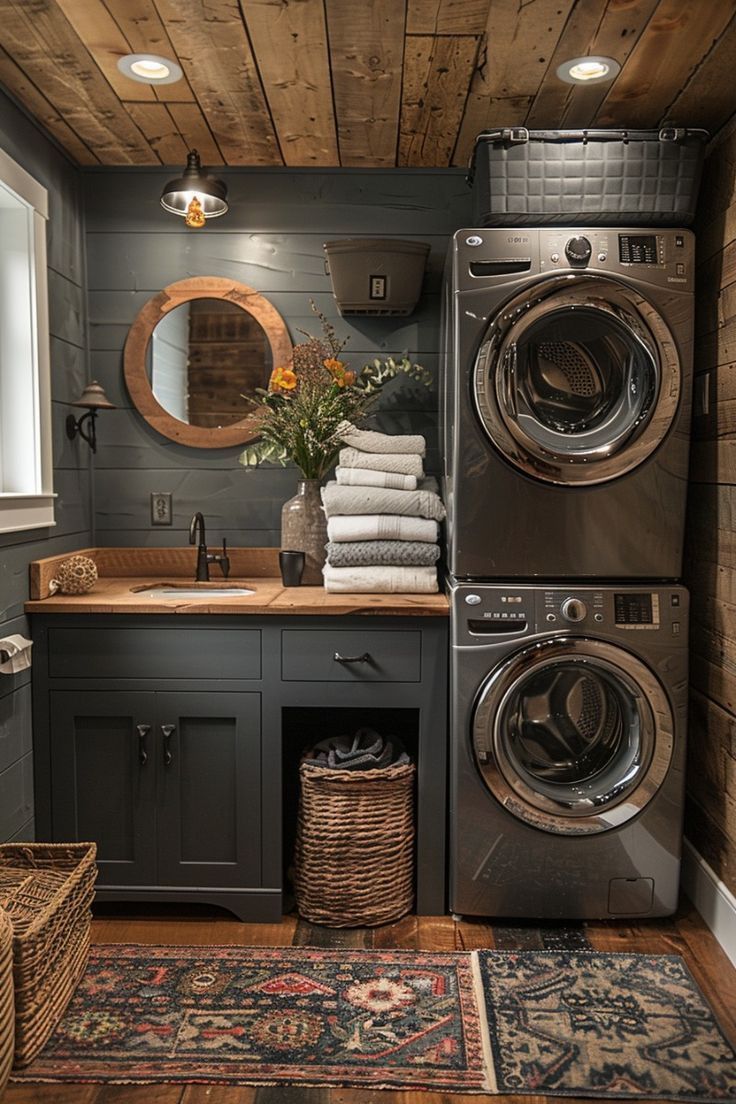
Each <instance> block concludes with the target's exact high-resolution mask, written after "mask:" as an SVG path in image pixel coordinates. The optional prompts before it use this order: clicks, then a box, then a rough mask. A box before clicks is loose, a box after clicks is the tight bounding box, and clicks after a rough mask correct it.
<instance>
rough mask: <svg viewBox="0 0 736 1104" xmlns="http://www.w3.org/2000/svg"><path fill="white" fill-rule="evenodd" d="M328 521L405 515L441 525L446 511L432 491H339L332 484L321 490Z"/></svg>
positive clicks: (361, 488) (381, 489)
mask: <svg viewBox="0 0 736 1104" xmlns="http://www.w3.org/2000/svg"><path fill="white" fill-rule="evenodd" d="M322 502H323V504H324V508H325V514H326V515H327V517H328V518H331V517H335V515H337V514H405V515H406V516H408V517H423V518H433V519H434V520H435V521H442V519H443V518H444V516H445V507H444V506H443V505H442V499H441V498H440V497H439V495H437V494H435V493H434V491H394V490H391V489H390V488H388V487H341V486H340V485H339V483H336V482H334V481H331V482H330V483H328V484H327V485H326V486H325V487H323V488H322Z"/></svg>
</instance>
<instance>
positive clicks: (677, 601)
mask: <svg viewBox="0 0 736 1104" xmlns="http://www.w3.org/2000/svg"><path fill="white" fill-rule="evenodd" d="M670 603H671V605H673V606H679V604H680V595H679V594H671V595H670Z"/></svg>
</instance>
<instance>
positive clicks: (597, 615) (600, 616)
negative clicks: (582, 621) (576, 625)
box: [593, 613, 603, 622]
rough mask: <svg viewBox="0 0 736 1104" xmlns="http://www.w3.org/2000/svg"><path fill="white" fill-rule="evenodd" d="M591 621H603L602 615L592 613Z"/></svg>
mask: <svg viewBox="0 0 736 1104" xmlns="http://www.w3.org/2000/svg"><path fill="white" fill-rule="evenodd" d="M593 620H594V621H599V622H600V621H602V620H603V614H602V613H594V614H593Z"/></svg>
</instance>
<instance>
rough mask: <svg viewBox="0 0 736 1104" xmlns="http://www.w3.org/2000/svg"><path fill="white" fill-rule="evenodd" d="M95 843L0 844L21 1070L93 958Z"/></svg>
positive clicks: (1, 900) (0, 894)
mask: <svg viewBox="0 0 736 1104" xmlns="http://www.w3.org/2000/svg"><path fill="white" fill-rule="evenodd" d="M96 853H97V849H96V847H95V845H94V843H6V844H3V845H1V846H0V908H3V909H5V911H6V912H7V914H8V916H9V918H10V922H11V924H12V925H13V979H14V984H15V1065H16V1067H22V1066H27V1065H29V1063H30V1062H32V1061H33V1059H34V1058H35V1057H36V1055H37V1054H38V1053H39V1051H40V1050H41V1049H42V1047H43V1046H44V1044H45V1043H46V1041H47V1040H48V1038H49V1036H50V1035H51V1033H52V1031H53V1030H54V1028H55V1027H56V1025H57V1023H58V1022H59V1020H60V1019H61V1017H62V1015H63V1014H64V1010H65V1008H66V1006H67V1004H68V1003H69V1001H70V999H71V997H72V994H73V993H74V990H75V988H76V986H77V983H78V981H79V979H80V977H81V976H82V974H83V973H84V968H85V966H86V964H87V955H88V953H89V928H90V918H91V912H90V906H91V904H92V899H93V897H94V889H95V878H96V877H97V867H96V865H95V856H96Z"/></svg>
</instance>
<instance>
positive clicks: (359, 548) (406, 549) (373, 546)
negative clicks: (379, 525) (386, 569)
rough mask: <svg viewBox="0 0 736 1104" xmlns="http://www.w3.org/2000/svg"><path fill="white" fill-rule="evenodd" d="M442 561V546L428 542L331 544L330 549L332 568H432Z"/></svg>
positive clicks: (388, 541)
mask: <svg viewBox="0 0 736 1104" xmlns="http://www.w3.org/2000/svg"><path fill="white" fill-rule="evenodd" d="M439 558H440V548H439V545H437V544H429V543H428V542H427V541H406V540H374V541H371V540H365V541H363V540H361V541H330V543H329V544H328V545H327V559H328V561H329V564H330V566H331V567H371V566H373V565H379V564H384V565H386V566H391V565H393V566H396V567H402V566H403V567H431V566H432V564H436V563H437V561H438V559H439Z"/></svg>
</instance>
